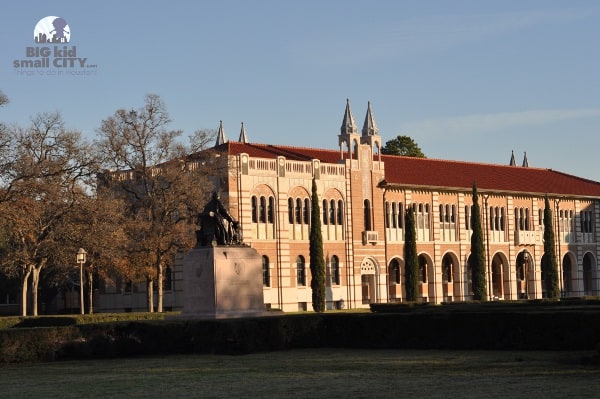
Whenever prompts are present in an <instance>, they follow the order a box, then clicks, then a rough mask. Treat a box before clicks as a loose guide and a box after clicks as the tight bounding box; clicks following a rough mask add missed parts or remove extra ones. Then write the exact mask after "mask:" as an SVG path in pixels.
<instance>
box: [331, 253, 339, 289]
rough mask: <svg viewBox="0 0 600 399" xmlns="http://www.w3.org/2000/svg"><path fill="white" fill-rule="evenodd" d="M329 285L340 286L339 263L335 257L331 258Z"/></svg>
mask: <svg viewBox="0 0 600 399" xmlns="http://www.w3.org/2000/svg"><path fill="white" fill-rule="evenodd" d="M331 285H340V261H339V259H338V257H337V256H335V255H333V256H332V257H331Z"/></svg>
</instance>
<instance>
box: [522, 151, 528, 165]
mask: <svg viewBox="0 0 600 399" xmlns="http://www.w3.org/2000/svg"><path fill="white" fill-rule="evenodd" d="M523 167H524V168H528V167H529V161H527V152H525V155H524V156H523Z"/></svg>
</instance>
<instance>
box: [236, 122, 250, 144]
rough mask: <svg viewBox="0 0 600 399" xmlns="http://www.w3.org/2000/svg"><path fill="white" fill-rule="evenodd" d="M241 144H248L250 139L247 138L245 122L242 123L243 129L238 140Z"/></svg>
mask: <svg viewBox="0 0 600 399" xmlns="http://www.w3.org/2000/svg"><path fill="white" fill-rule="evenodd" d="M238 141H239V142H240V143H247V142H248V137H247V136H246V128H245V127H244V122H242V128H241V130H240V138H239V139H238Z"/></svg>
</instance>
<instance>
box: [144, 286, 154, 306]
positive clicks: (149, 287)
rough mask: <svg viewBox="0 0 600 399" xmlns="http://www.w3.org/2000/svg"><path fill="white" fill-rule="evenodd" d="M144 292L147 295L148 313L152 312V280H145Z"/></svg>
mask: <svg viewBox="0 0 600 399" xmlns="http://www.w3.org/2000/svg"><path fill="white" fill-rule="evenodd" d="M146 292H147V295H148V298H147V299H148V312H150V313H153V312H154V289H153V287H152V279H151V278H149V279H147V280H146Z"/></svg>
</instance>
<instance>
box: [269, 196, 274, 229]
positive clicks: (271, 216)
mask: <svg viewBox="0 0 600 399" xmlns="http://www.w3.org/2000/svg"><path fill="white" fill-rule="evenodd" d="M267 218H268V219H267V221H268V222H269V223H273V221H274V219H275V198H273V197H269V206H268V207H267Z"/></svg>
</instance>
